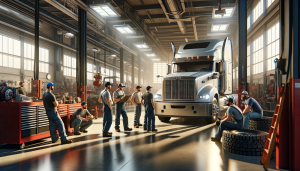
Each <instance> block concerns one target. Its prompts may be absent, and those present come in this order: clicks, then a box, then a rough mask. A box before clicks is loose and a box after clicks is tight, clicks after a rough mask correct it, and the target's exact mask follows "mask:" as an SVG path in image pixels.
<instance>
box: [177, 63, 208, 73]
mask: <svg viewBox="0 0 300 171" xmlns="http://www.w3.org/2000/svg"><path fill="white" fill-rule="evenodd" d="M213 63H214V62H213V61H199V62H186V63H175V64H174V69H173V72H199V71H212V69H213Z"/></svg>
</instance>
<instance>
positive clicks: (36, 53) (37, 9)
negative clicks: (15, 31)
mask: <svg viewBox="0 0 300 171" xmlns="http://www.w3.org/2000/svg"><path fill="white" fill-rule="evenodd" d="M39 6H40V1H39V0H35V11H34V24H35V25H34V28H35V29H34V33H35V34H34V36H35V37H34V70H33V72H34V73H33V77H34V80H38V79H39V72H40V62H39V48H40V46H39V44H40V42H39V41H40V27H39V26H40V23H39V22H40V7H39Z"/></svg>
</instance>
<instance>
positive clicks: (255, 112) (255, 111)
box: [241, 91, 263, 129]
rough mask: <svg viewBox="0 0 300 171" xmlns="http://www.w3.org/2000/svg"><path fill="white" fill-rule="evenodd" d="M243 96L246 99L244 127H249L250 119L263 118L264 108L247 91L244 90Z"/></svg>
mask: <svg viewBox="0 0 300 171" xmlns="http://www.w3.org/2000/svg"><path fill="white" fill-rule="evenodd" d="M241 98H242V100H245V109H244V111H243V117H244V124H243V129H248V127H249V122H250V119H255V118H262V116H263V110H262V108H261V106H260V105H259V103H258V102H257V101H256V100H255V99H253V98H252V97H249V95H248V92H247V91H243V92H242V96H241Z"/></svg>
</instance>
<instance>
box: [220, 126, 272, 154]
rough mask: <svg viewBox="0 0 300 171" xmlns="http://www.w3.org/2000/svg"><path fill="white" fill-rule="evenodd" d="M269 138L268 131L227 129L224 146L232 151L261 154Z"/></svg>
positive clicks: (226, 149)
mask: <svg viewBox="0 0 300 171" xmlns="http://www.w3.org/2000/svg"><path fill="white" fill-rule="evenodd" d="M267 138H268V133H266V132H263V131H253V130H248V129H241V130H231V131H229V130H225V131H223V136H222V148H223V150H225V151H228V152H230V153H235V154H240V155H246V156H261V155H262V154H263V152H264V147H265V144H266V141H267Z"/></svg>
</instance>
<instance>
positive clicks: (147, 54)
mask: <svg viewBox="0 0 300 171" xmlns="http://www.w3.org/2000/svg"><path fill="white" fill-rule="evenodd" d="M145 54H146V56H148V57H155V56H156V55H155V54H154V53H145Z"/></svg>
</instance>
